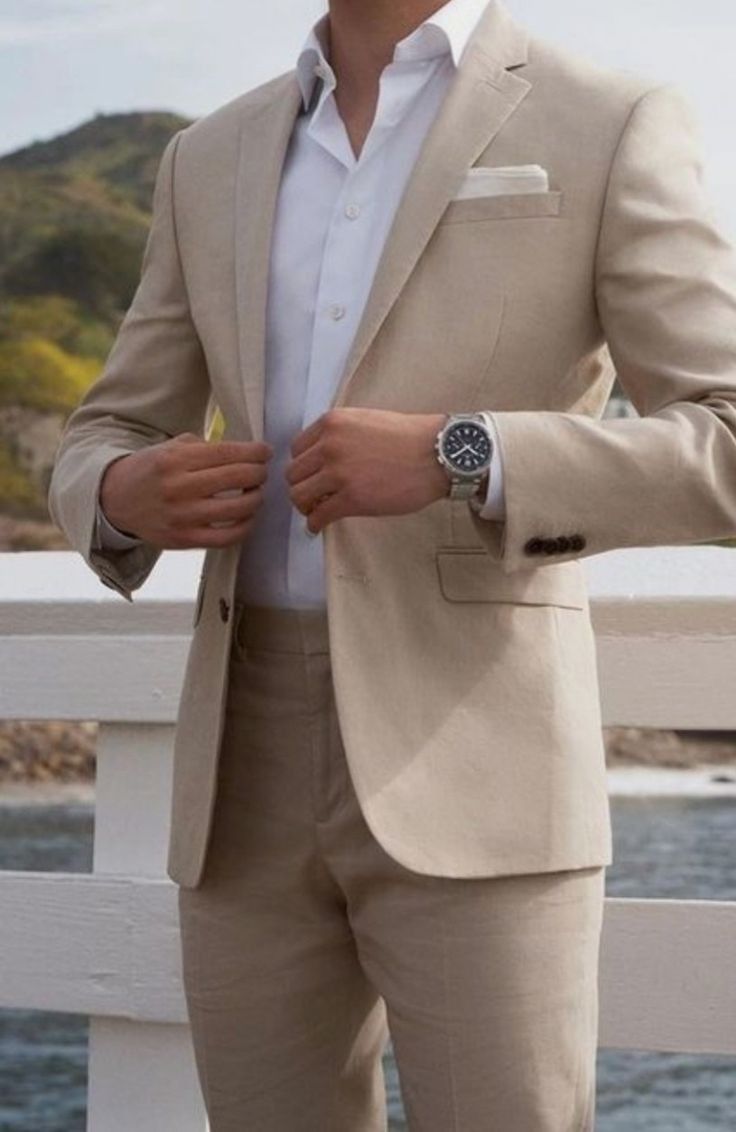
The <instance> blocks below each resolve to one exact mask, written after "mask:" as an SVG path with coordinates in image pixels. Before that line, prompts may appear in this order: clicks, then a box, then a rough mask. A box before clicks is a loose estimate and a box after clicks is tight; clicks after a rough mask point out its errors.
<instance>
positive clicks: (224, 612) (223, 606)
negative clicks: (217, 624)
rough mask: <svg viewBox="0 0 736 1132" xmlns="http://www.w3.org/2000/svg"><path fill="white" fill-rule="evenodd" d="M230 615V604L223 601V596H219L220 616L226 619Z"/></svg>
mask: <svg viewBox="0 0 736 1132" xmlns="http://www.w3.org/2000/svg"><path fill="white" fill-rule="evenodd" d="M229 616H230V606H229V605H228V604H227V602H226V601H225V598H224V597H221V598H220V617H221V618H222V620H223V621H227V619H228V617H229Z"/></svg>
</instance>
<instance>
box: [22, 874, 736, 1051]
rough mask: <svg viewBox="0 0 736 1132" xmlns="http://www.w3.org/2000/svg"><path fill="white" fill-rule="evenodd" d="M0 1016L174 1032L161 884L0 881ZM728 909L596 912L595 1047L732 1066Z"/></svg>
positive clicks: (694, 905) (647, 903) (172, 973)
mask: <svg viewBox="0 0 736 1132" xmlns="http://www.w3.org/2000/svg"><path fill="white" fill-rule="evenodd" d="M0 906H1V907H2V908H3V916H2V918H1V919H0V954H1V955H2V956H3V961H2V964H1V965H0V1006H5V1007H32V1008H39V1009H47V1010H59V1011H72V1012H77V1013H82V1014H91V1015H97V1016H112V1017H121V1018H128V1019H135V1020H138V1021H158V1022H184V1021H186V1008H185V1003H184V998H183V991H182V986H181V965H180V950H179V948H180V943H179V929H178V911H177V888H176V885H174V884H173V883H172V882H171V881H169V880H168V879H147V878H143V879H140V878H132V877H106V876H103V875H81V876H79V875H71V874H55V873H9V872H6V873H0ZM735 955H736V904H728V903H721V902H715V901H714V902H709V901H708V902H705V901H672V900H620V899H612V898H609V899H608V900H607V901H606V911H605V921H604V932H603V940H602V946H601V977H600V982H601V1027H600V1043H601V1045H602V1046H608V1047H615V1048H626V1049H640V1050H659V1051H672V1052H676V1051H679V1052H689V1053H722V1054H734V1055H736V1022H735V1020H736V970H735V968H734V956H735Z"/></svg>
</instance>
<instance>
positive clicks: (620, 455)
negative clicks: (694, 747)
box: [49, 0, 736, 887]
mask: <svg viewBox="0 0 736 1132" xmlns="http://www.w3.org/2000/svg"><path fill="white" fill-rule="evenodd" d="M299 104H300V95H299V89H298V86H297V82H296V78H295V72H294V71H290V72H288V73H285V74H282V75H280V76H278V77H277V78H275V79H273V80H271V81H269V82H267V83H265V84H263V85H261V86H259V87H258V88H256V89H254V90H252V91H250V92H248V93H246V94H245V95H243V96H241V97H239V98H236V99H235V100H234V101H232V102H230V103H228V104H227V105H225V106H223V107H221V108H219V109H218V110H216V111H215V112H213V113H211V114H209V115H208V116H206V117H204V118H202V119H200V120H199V121H197V122H195V123H194V124H193V125H191V126H189V127H187V128H186V129H183V130H181V131H179V132H178V133H177V134H176V135H175V137H174V138H173V139H172V140H171V142H170V143H169V145H168V146H167V148H166V150H165V152H164V155H163V158H162V161H161V165H160V169H159V174H158V179H157V184H156V189H155V194H154V216H153V224H152V228H151V232H150V237H149V240H148V244H147V247H146V251H145V255H144V260H143V269H142V278H141V281H140V285H139V288H138V290H137V292H136V295H135V298H134V300H133V303H132V306H131V308H130V310H129V311H128V314H127V316H126V318H125V320H124V322H123V324H122V327H121V330H120V333H119V336H118V338H117V341H116V343H115V345H114V347H113V350H112V352H111V354H110V357H109V359H108V361H107V364H106V366H105V368H104V372H103V373H102V374H101V376H100V377H99V378H98V380H97V381H96V382H95V383H94V384H93V385H92V387H91V389H90V390H89V392H88V393H87V394H86V395H85V397H84V398H83V400H82V402H81V403H80V405H79V406H78V407H77V409H76V410H75V411H74V412H73V413H72V414H71V416H70V418H69V421H68V424H67V427H66V430H65V434H64V436H63V438H62V441H61V444H60V447H59V451H58V455H57V460H56V464H55V468H54V474H53V478H52V482H51V486H50V493H49V505H50V509H51V513H52V516H53V517H54V519H55V521H56V522H57V523H58V524H59V525H60V526H61V527H62V528H63V530H64V531H65V532H66V534H67V535H68V537H69V539H70V541H71V543H72V545H73V546H75V547H76V548H77V549H78V550H79V552H80V553H81V554H82V555H83V556H84V558H85V560H86V561H87V562H88V564H89V565H90V567H91V568H92V569H93V570H94V571H96V572H97V574H98V575H99V577H100V579H101V580H102V581H103V582H104V583H105V584H106V585H109V586H112V587H113V588H114V589H116V590H118V591H119V592H120V593H121V594H123V595H124V596H125V597H126V598H128V599H129V600H132V598H131V594H132V591H133V590H135V589H136V587H138V586H140V585H141V583H142V582H143V581H144V580H145V579H146V577H147V576H148V574H149V573H150V571H151V570H152V568H153V567H154V565H155V563H156V560H157V558H158V556H159V553H160V551H159V550H158V549H157V548H156V547H155V546H152V545H148V544H144V545H143V546H142V547H138V548H135V549H132V550H129V551H124V552H101V551H98V550H95V549H94V547H93V533H94V517H95V501H96V497H97V491H98V486H99V482H100V478H101V476H102V474H103V472H104V469H105V467H106V466H107V464H108V463H109V462H110V461H111V460H112V459H115V458H116V457H118V456H119V455H120V454H121V453H123V452H131V451H134V450H137V449H139V448H141V447H143V446H144V445H149V444H155V443H157V442H160V441H163V440H165V439H167V438H169V437H173V436H175V435H176V434H177V433H180V432H184V431H193V432H198V433H202V432H203V429H204V428H205V424H206V422H207V421H208V420H209V413H210V412H211V410H212V406H213V402H214V403H216V404H217V405H219V406H220V409H221V410H222V413H223V416H224V419H225V421H226V431H225V436H226V438H233V439H238V440H246V439H249V438H253V437H255V438H260V437H261V436H262V434H263V391H264V317H265V302H266V294H267V270H268V253H269V239H270V232H271V225H272V220H273V214H274V203H275V199H276V193H277V189H278V184H279V177H280V170H281V166H282V162H283V159H284V154H285V149H286V145H287V142H288V139H289V136H290V133H291V130H292V125H293V122H294V119H295V116H296V114H297V113H298V111H299ZM528 163H537V164H540V165H542V166H544V168H546V169H547V170H548V171H549V174H550V189H549V191H548V192H542V193H535V194H531V195H524V196H496V197H488V198H485V199H483V198H481V199H463V200H452V198H453V196H454V195H455V193H456V191H457V189H458V187H459V186H460V184H461V182H462V181H463V178H464V176H465V174H466V171H467V169H468V167H469V166H472V165H516V164H528ZM614 372H617V373H618V376H619V378H620V380H621V383H622V384H623V386H624V387H625V388H626V391H627V392H628V394H629V396H630V398H631V400H632V401H633V403H634V405H635V406H636V408H637V410H638V411H639V413H640V414H641V418H640V419H624V420H619V419H616V420H614V419H601V415H602V412H603V409H604V406H605V403H606V401H607V399H608V396H609V393H610V391H611V386H612V382H613V380H614ZM334 403H335V404H336V405H364V406H377V407H383V408H387V409H393V410H403V411H406V412H419V413H430V412H431V413H435V412H445V411H447V412H450V411H469V410H475V409H490V410H493V411H494V412H495V415H496V422H497V426H498V432H499V438H500V444H501V450H502V455H503V463H504V472H505V491H506V508H507V517H506V520H505V521H504V522H490V521H487V520H483V519H481V518H480V517H479V516H476V515H475V514H474V513H473V512H472V510H471V509H470V507H469V505H468V504H466V503H462V502H460V503H459V502H452V501H450V500H449V499H447V500H441V501H439V502H437V503H435V504H432V505H431V506H428V507H427V508H425V509H424V510H422V511H420V512H418V513H416V514H413V515H410V516H406V517H399V518H397V517H390V518H349V519H343V520H340V521H338V522H336V523H335V524H333V525H332V526H330V527H328V528H327V530H326V531H325V533H324V536H323V537H324V540H325V555H326V584H327V602H328V613H329V631H330V645H331V652H332V657H333V665H334V681H335V691H336V697H337V703H338V709H339V717H340V724H341V729H342V733H343V739H344V744H345V748H346V754H347V757H348V760H349V765H350V770H351V774H352V776H353V779H354V785H355V789H356V793H357V795H358V797H359V800H360V803H361V806H362V808H363V811H364V814H365V818H366V820H367V822H368V823H369V825H370V827H371V829H372V830H373V832H374V834H375V836H376V838H377V839H378V840H379V841H380V842H381V843H382V845H383V846H384V847H385V849H386V850H387V851H388V852H389V853H390V854H391V855H393V856H394V857H395V858H396V859H398V860H399V861H400V862H402V863H403V864H405V865H406V866H408V867H409V868H411V869H414V870H416V871H418V872H423V873H434V874H437V875H444V876H454V877H471V876H492V875H499V874H513V873H526V872H537V871H549V870H557V869H572V868H582V867H586V866H593V865H600V864H608V863H609V862H610V860H611V837H610V824H609V810H608V800H607V795H606V781H605V774H604V750H603V742H602V735H601V718H600V711H599V695H598V682H597V670H596V652H595V644H594V636H593V632H592V628H591V621H590V616H589V606H588V595H587V592H586V585H585V576H584V571H583V567H582V565H581V561H580V559H581V558H583V557H584V556H585V555H591V554H598V553H600V552H601V551H606V550H610V549H612V548H614V547H625V546H652V545H658V544H677V543H680V544H682V543H695V542H700V541H706V540H710V539H718V538H724V537H727V536H730V535H733V534H734V533H736V258H735V257H734V255H733V252H732V250H731V248H730V246H729V245H728V243H727V242H726V240H725V239H724V238H723V236H722V235H720V234H719V232H718V230H717V226H716V225H715V223H714V220H713V218H712V216H711V214H710V211H709V205H708V202H707V200H706V199H705V198H704V195H703V189H702V184H701V167H700V151H699V140H698V134H697V128H696V126H695V124H694V122H693V116H692V114H691V111H690V109H689V106H688V104H687V103H686V102H685V101H684V100H683V98H682V96H681V95H680V94H679V92H678V90H677V89H676V88H673V87H671V86H670V85H664V86H663V85H659V86H653V85H652V84H651V83H650V82H649V81H647V80H645V79H640V78H637V77H634V76H631V75H629V74H626V73H620V72H616V71H614V70H609V69H605V68H599V67H597V66H594V65H592V64H591V63H589V62H587V61H586V60H584V59H580V58H578V57H577V56H575V55H572V54H569V53H567V52H566V51H564V50H562V49H560V48H558V47H556V46H553V45H552V44H550V43H547V42H545V41H544V40H540V39H536V38H533V37H531V36H530V35H529V34H528V33H527V31H526V30H525V29H524V28H523V27H521V26H520V25H519V24H517V23H516V22H515V21H514V20H513V19H512V18H511V17H510V15H509V14H508V12H507V11H506V9H505V8H504V7H503V6H502V5H501V4H500V3H498V2H496V0H491V3H489V5H488V7H487V8H486V9H485V11H484V14H483V16H482V18H481V21H480V23H479V25H478V26H477V28H476V30H475V32H474V34H473V36H472V39H471V41H470V44H469V47H468V49H467V51H466V54H465V56H464V58H463V59H462V61H461V65H460V68H459V71H458V73H457V75H456V77H455V79H454V82H453V85H452V87H451V89H450V91H449V94H448V96H447V98H446V100H445V102H444V104H443V106H442V108H441V110H440V113H439V116H438V117H437V119H436V120H435V122H434V124H433V126H432V128H431V130H430V132H429V135H428V137H427V138H426V140H425V143H424V145H423V148H422V151H421V154H420V156H419V159H418V161H417V163H416V165H415V167H414V170H413V173H412V176H411V179H410V181H409V183H408V186H407V189H406V192H405V194H404V197H403V199H402V201H401V204H400V207H399V209H398V213H397V215H396V218H395V222H394V224H393V227H392V229H391V232H390V235H389V239H388V241H387V245H386V247H385V250H384V254H383V257H382V259H381V262H380V265H379V268H378V271H377V275H376V277H375V282H374V285H373V288H372V291H371V294H370V297H369V300H368V304H367V308H366V310H365V314H364V317H363V320H362V323H361V325H360V328H359V330H358V332H357V336H356V339H355V342H354V345H353V348H352V352H351V354H350V357H349V359H348V362H347V365H346V369H345V372H344V375H343V379H342V382H341V384H340V387H339V390H338V392H337V394H336V397H335V401H334ZM238 553H239V549H238V547H237V546H235V547H230V548H227V549H224V550H223V549H210V550H208V551H207V553H206V555H205V559H204V567H203V570H202V576H201V580H200V585H199V591H198V594H197V599H196V607H195V615H194V634H193V638H192V642H191V647H190V652H189V658H188V663H187V669H186V676H185V680H184V686H183V690H182V696H181V704H180V710H179V718H178V727H177V734H176V744H175V773H174V794H173V811H172V827H171V841H170V849H169V865H168V867H169V874H170V876H171V877H172V878H173V880H175V881H176V882H178V883H179V884H181V885H182V886H186V887H195V886H196V885H197V883H198V881H199V877H200V875H201V870H202V865H203V861H204V857H205V852H206V847H207V843H208V835H209V832H210V829H211V816H212V808H213V801H214V792H215V785H216V768H217V759H218V749H219V745H220V740H221V734H222V724H223V706H224V698H225V690H226V675H227V664H228V649H229V645H230V639H231V631H232V624H233V616H232V610H233V596H234V584H235V578H236V569H237V560H238Z"/></svg>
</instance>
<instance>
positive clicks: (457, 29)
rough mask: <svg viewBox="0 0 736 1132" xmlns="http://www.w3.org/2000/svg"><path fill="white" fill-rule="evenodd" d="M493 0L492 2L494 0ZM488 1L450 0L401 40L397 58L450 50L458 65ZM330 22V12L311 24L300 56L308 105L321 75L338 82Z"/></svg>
mask: <svg viewBox="0 0 736 1132" xmlns="http://www.w3.org/2000/svg"><path fill="white" fill-rule="evenodd" d="M490 2H491V3H493V0H490ZM488 3H489V0H448V3H446V4H443V5H442V7H441V8H439V9H438V10H437V11H436V12H434V13H433V14H432V15H431V16H429V17H428V18H427V19H426V20H425V21H424V22H423V23H421V24H420V25H419V26H418V27H416V28H414V30H413V31H411V32H410V33H409V34H408V35H407V36H405V37H404V38H403V39H401V40H399V42H398V43H397V44H396V47H395V48H394V62H414V61H415V60H420V59H433V58H435V57H436V56H438V55H447V54H449V55H450V56H451V57H452V62H453V65H454V66H455V67H457V66H458V65H459V63H460V59H461V57H462V54H463V51H464V50H465V47H466V45H467V43H468V40H469V39H470V36H471V34H472V32H473V30H474V28H475V26H476V24H477V23H478V21H479V19H480V17H481V15H482V13H483V11H484V10H485V8H486V7H487V6H488ZM328 23H329V15H328V13H325V14H324V15H323V16H321V17H320V18H319V19H318V20H317V22H316V23H315V24H313V25H312V27H311V28H310V30H309V33H308V35H307V38H306V40H305V41H304V44H303V46H302V49H301V51H300V53H299V57H298V59H297V65H296V72H297V80H298V82H299V86H300V88H301V92H302V101H303V104H304V108H305V109H307V108H308V107H309V104H310V102H311V99H312V95H313V93H314V84H315V82H316V81H317V79H318V78H325V79H329V80H331V84H332V85H333V86H334V85H335V76H334V72H333V70H332V68H331V66H330V64H329V60H328V50H327V40H328ZM315 68H318V69H317V70H315Z"/></svg>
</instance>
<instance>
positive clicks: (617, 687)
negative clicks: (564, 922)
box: [0, 547, 736, 1132]
mask: <svg viewBox="0 0 736 1132" xmlns="http://www.w3.org/2000/svg"><path fill="white" fill-rule="evenodd" d="M201 559H202V552H201V551H191V552H166V553H164V554H163V555H162V557H161V559H160V560H159V563H158V564H157V566H156V569H155V570H154V573H153V575H152V577H151V578H150V579H149V581H148V582H147V583H146V585H145V586H143V587H142V588H141V589H140V590H138V591H137V593H136V595H135V600H134V602H133V603H132V604H131V603H128V602H126V601H124V600H123V599H122V598H121V597H120V596H119V595H117V594H115V593H114V592H113V591H112V590H109V589H107V588H106V587H104V586H102V585H101V584H100V583H99V582H98V580H97V579H96V578H95V577H94V575H93V574H92V573H91V572H90V571H89V570H88V569H87V567H86V565H85V564H84V562H83V561H82V559H81V558H80V557H79V556H78V555H75V554H71V553H65V552H58V553H57V552H39V553H27V554H5V555H0V718H4V719H26V720H28V719H35V720H40V719H56V720H61V719H68V720H82V719H85V720H98V721H99V723H100V728H99V737H98V746H97V780H96V790H95V836H94V863H93V872H92V873H91V874H84V875H74V874H60V873H30V872H8V871H6V872H0V1008H2V1007H26V1008H39V1009H44V1010H51V1011H72V1012H78V1013H82V1014H87V1015H89V1016H90V1047H89V1056H90V1065H89V1095H88V1112H89V1118H88V1128H89V1130H90V1132H129V1130H130V1129H131V1128H135V1129H136V1132H160V1130H161V1129H162V1128H166V1129H176V1130H177V1132H203V1130H204V1129H205V1127H206V1120H205V1116H204V1111H203V1106H202V1101H201V1097H200V1093H199V1088H198V1085H197V1081H196V1074H195V1070H194V1060H193V1054H192V1049H191V1042H190V1037H189V1031H188V1028H187V1026H186V1011H185V1003H184V998H183V992H182V987H181V971H180V962H179V943H178V922H177V910H176V888H175V886H174V885H173V884H172V882H171V881H170V880H169V879H168V877H167V876H166V872H165V862H166V848H167V843H168V832H169V831H168V822H169V800H170V783H171V756H172V741H173V729H174V721H175V718H176V710H177V704H178V696H179V691H180V687H181V681H182V678H183V673H184V664H185V660H186V652H187V644H188V640H189V635H190V632H191V611H192V598H193V594H194V591H195V588H196V581H197V577H198V573H199V567H200V564H201ZM584 565H585V569H586V573H587V575H588V579H589V585H590V594H591V606H592V612H593V618H594V624H595V628H596V638H597V642H598V657H599V672H600V678H601V690H602V699H603V713H604V721H605V723H606V724H608V725H614V724H617V725H626V726H651V727H677V728H697V729H730V728H736V550H730V549H726V548H721V547H679V548H667V549H662V550H656V551H641V550H628V551H621V552H616V553H612V554H606V555H599V556H597V557H593V558H587V559H585V560H584ZM0 821H2V810H0ZM735 959H736V904H729V903H722V902H697V901H670V900H617V899H609V900H608V901H607V905H606V916H605V930H604V939H603V948H602V960H601V1030H600V1038H601V1044H602V1045H604V1046H608V1047H618V1048H627V1049H640V1050H661V1051H683V1052H685V1051H690V1052H697V1053H724V1054H736V963H735V962H734V960H735Z"/></svg>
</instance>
